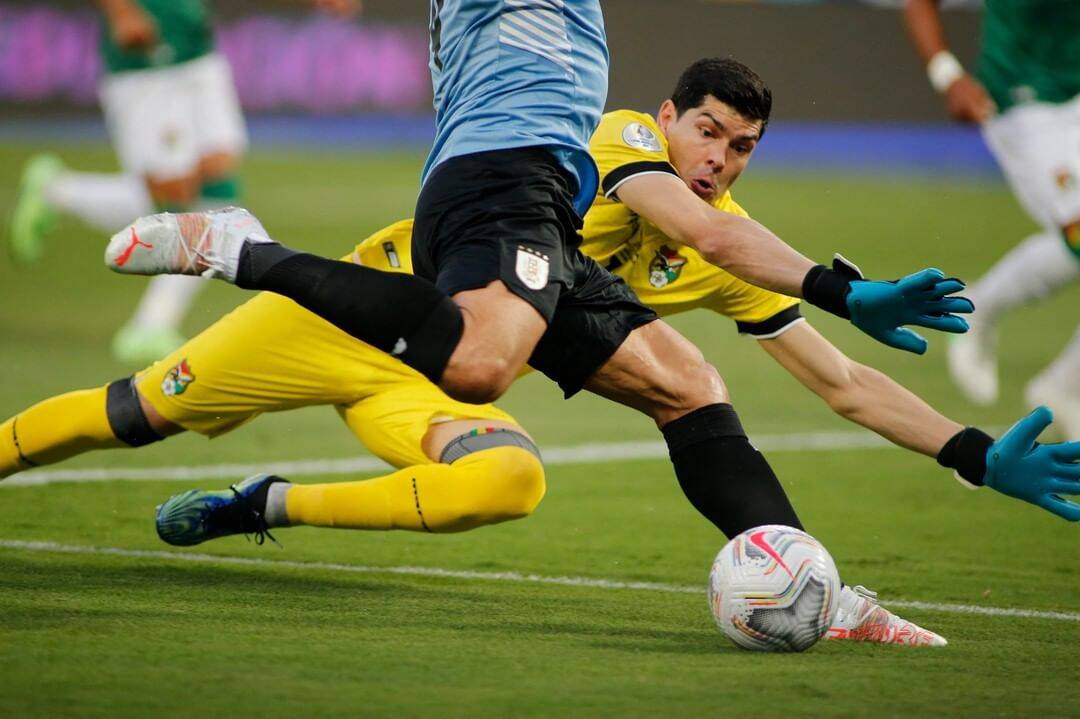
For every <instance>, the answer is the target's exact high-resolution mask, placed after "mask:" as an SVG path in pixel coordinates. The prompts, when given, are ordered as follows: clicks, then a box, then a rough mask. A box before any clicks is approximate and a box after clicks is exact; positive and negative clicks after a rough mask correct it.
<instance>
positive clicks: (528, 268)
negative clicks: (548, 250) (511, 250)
mask: <svg viewBox="0 0 1080 719" xmlns="http://www.w3.org/2000/svg"><path fill="white" fill-rule="evenodd" d="M515 270H516V272H517V276H518V279H519V280H521V281H522V282H523V283H524V284H525V286H526V287H528V288H529V289H530V290H542V289H544V288H545V287H547V283H548V273H549V272H550V270H551V262H550V261H549V260H548V256H547V255H542V254H540V253H539V252H537V251H536V250H530V249H529V248H528V247H521V246H520V245H519V246H518V251H517V265H516V267H515Z"/></svg>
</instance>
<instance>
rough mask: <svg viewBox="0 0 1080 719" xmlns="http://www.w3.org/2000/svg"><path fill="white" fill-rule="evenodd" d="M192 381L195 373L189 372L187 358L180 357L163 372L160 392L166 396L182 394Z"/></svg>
mask: <svg viewBox="0 0 1080 719" xmlns="http://www.w3.org/2000/svg"><path fill="white" fill-rule="evenodd" d="M194 381H195V375H194V374H193V373H192V372H191V367H190V366H189V365H188V362H187V359H186V358H185V359H182V360H180V361H179V362H178V363H177V364H176V366H174V367H173V368H172V369H171V370H169V371H168V372H167V373H165V379H163V380H161V393H162V394H163V395H165V396H166V397H174V396H176V395H178V394H183V393H184V392H185V391H186V390H187V388H188V385H189V384H191V383H192V382H194Z"/></svg>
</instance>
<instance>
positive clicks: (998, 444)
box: [937, 407, 1080, 522]
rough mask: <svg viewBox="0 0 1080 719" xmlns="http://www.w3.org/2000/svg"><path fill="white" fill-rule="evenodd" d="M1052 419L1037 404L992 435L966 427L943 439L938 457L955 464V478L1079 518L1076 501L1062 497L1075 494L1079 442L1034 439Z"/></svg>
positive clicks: (1079, 474) (1079, 467)
mask: <svg viewBox="0 0 1080 719" xmlns="http://www.w3.org/2000/svg"><path fill="white" fill-rule="evenodd" d="M1053 419H1054V415H1053V413H1052V412H1051V411H1050V410H1049V409H1047V408H1046V407H1039V408H1038V409H1036V410H1035V411H1034V412H1032V413H1031V414H1029V415H1028V416H1027V417H1024V418H1023V419H1022V420H1020V421H1019V422H1017V423H1016V424H1014V425H1013V426H1012V428H1011V429H1010V430H1009V431H1008V432H1006V433H1005V434H1004V436H1002V438H1001V439H999V440H997V441H995V440H994V438H993V437H991V436H990V435H988V434H986V433H985V432H983V431H982V430H980V429H977V428H975V427H965V428H964V429H963V430H961V431H960V432H957V433H956V434H955V435H953V436H952V437H951V438H950V439H949V441H948V442H946V443H945V446H944V447H942V448H941V452H939V453H938V457H937V461H938V463H939V464H941V465H942V466H945V467H949V468H950V469H953V470H955V471H956V477H957V479H959V480H960V481H962V482H963V483H964V484H966V485H968V486H969V487H972V488H975V487H980V486H984V485H985V486H987V487H990V488H991V489H994V490H997V491H998V492H1001V493H1002V494H1007V495H1008V496H1010V497H1015V498H1016V499H1022V500H1024V501H1025V502H1029V503H1031V504H1034V505H1035V506H1036V507H1042V508H1043V509H1045V510H1046V511H1047V512H1052V513H1054V514H1056V515H1057V516H1059V517H1062V518H1064V519H1067V520H1069V521H1070V522H1076V521H1080V504H1076V503H1075V502H1070V501H1068V500H1067V499H1062V498H1061V495H1063V494H1080V464H1077V461H1078V460H1080V442H1063V443H1061V444H1039V443H1038V442H1036V441H1035V440H1036V439H1037V438H1038V436H1039V434H1040V433H1041V432H1042V431H1043V430H1044V429H1046V428H1047V427H1048V426H1049V425H1050V422H1051V421H1053Z"/></svg>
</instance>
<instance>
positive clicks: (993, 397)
mask: <svg viewBox="0 0 1080 719" xmlns="http://www.w3.org/2000/svg"><path fill="white" fill-rule="evenodd" d="M947 357H948V363H949V374H950V375H952V380H953V382H954V383H955V384H956V386H957V387H959V388H960V391H961V392H963V393H964V396H965V397H967V398H968V399H969V400H971V401H972V402H974V403H975V404H977V405H981V406H983V407H987V406H989V405H992V404H993V403H994V402H996V401H997V398H998V364H997V331H996V330H995V329H994V328H992V327H979V326H978V325H977V324H976V323H975V322H972V323H971V329H970V330H968V331H967V333H966V334H962V335H956V336H955V337H950V338H949V344H948V353H947Z"/></svg>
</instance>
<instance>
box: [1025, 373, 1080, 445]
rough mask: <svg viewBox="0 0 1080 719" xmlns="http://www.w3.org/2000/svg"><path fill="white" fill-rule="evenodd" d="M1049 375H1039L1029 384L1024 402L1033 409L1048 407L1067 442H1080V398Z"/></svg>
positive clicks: (1071, 389) (1072, 390)
mask: <svg viewBox="0 0 1080 719" xmlns="http://www.w3.org/2000/svg"><path fill="white" fill-rule="evenodd" d="M1055 379H1056V378H1054V377H1053V376H1048V375H1045V374H1043V375H1039V376H1038V377H1036V378H1035V379H1033V380H1031V382H1029V383H1028V386H1027V388H1025V390H1024V400H1025V401H1026V402H1027V404H1028V406H1029V407H1031V408H1032V409H1034V408H1036V407H1039V406H1040V405H1046V406H1047V407H1049V408H1050V409H1051V411H1053V413H1054V425H1055V426H1057V428H1058V432H1060V433H1061V435H1062V436H1063V437H1064V438H1065V439H1066V440H1067V441H1070V442H1071V441H1076V440H1080V396H1077V393H1076V391H1075V390H1074V389H1073V388H1072V387H1069V386H1066V385H1065V384H1063V383H1061V382H1058V381H1055Z"/></svg>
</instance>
